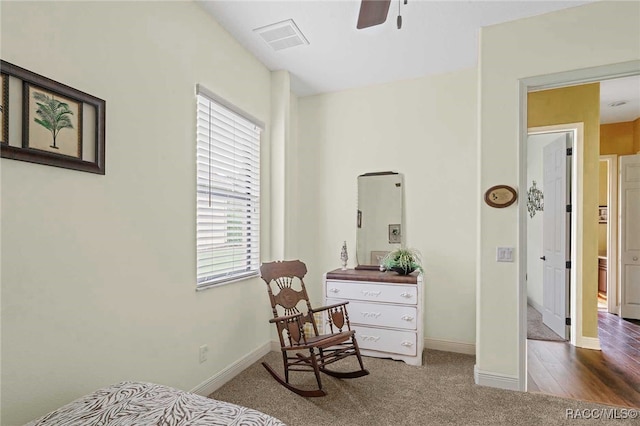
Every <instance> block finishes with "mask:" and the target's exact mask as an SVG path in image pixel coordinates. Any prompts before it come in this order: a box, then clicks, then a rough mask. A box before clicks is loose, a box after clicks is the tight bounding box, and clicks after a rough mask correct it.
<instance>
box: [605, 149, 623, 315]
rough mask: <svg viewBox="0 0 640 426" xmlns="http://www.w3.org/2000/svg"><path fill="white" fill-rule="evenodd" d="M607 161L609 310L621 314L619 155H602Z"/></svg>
mask: <svg viewBox="0 0 640 426" xmlns="http://www.w3.org/2000/svg"><path fill="white" fill-rule="evenodd" d="M600 161H604V162H606V163H607V206H608V209H609V212H608V216H609V217H608V220H607V312H609V313H612V314H616V315H619V314H620V300H619V299H620V292H619V287H620V286H619V284H620V281H619V280H618V156H617V155H616V154H612V155H601V156H600Z"/></svg>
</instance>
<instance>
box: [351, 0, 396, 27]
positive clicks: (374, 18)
mask: <svg viewBox="0 0 640 426" xmlns="http://www.w3.org/2000/svg"><path fill="white" fill-rule="evenodd" d="M402 1H403V0H398V19H397V24H398V29H400V28H402V16H401V15H400V3H401V2H402ZM404 4H407V0H404ZM390 5H391V0H362V2H361V3H360V14H359V15H358V23H357V25H356V28H357V29H359V30H361V29H363V28H368V27H373V26H375V25H380V24H382V23H384V22H385V21H386V20H387V15H388V14H389V6H390Z"/></svg>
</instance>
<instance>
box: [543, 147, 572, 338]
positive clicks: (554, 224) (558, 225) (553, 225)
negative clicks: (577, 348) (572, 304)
mask: <svg viewBox="0 0 640 426" xmlns="http://www.w3.org/2000/svg"><path fill="white" fill-rule="evenodd" d="M543 170H544V171H543V173H544V186H543V188H544V210H543V218H542V219H543V220H542V222H543V225H542V226H543V231H542V247H543V254H544V256H543V258H542V259H543V260H544V272H543V278H542V299H543V308H544V310H543V312H542V322H543V323H544V324H546V325H547V327H549V328H550V329H552V330H553V331H554V332H555V333H556V334H557V335H559V336H560V337H562V338H563V339H566V338H567V333H566V329H567V327H566V318H567V300H568V297H567V293H568V283H569V270H568V269H567V260H568V256H567V254H568V252H569V250H568V243H569V239H568V238H567V229H568V226H567V218H568V213H567V204H568V203H567V199H568V197H567V196H568V191H567V141H566V139H565V138H564V137H562V138H561V139H559V140H557V141H554V142H551V143H549V144H548V145H546V146H545V147H544V148H543Z"/></svg>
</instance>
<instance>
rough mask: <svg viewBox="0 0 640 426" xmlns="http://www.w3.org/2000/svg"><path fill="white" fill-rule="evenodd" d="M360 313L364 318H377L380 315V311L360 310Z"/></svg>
mask: <svg viewBox="0 0 640 426" xmlns="http://www.w3.org/2000/svg"><path fill="white" fill-rule="evenodd" d="M360 313H361V314H362V316H363V317H365V318H376V319H377V318H378V317H379V316H380V315H382V312H360Z"/></svg>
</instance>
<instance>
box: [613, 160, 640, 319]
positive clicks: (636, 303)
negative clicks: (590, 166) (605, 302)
mask: <svg viewBox="0 0 640 426" xmlns="http://www.w3.org/2000/svg"><path fill="white" fill-rule="evenodd" d="M619 214H620V222H619V225H618V226H619V227H620V268H619V271H620V316H621V317H622V318H633V319H640V155H624V156H621V157H620V213H619Z"/></svg>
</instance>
